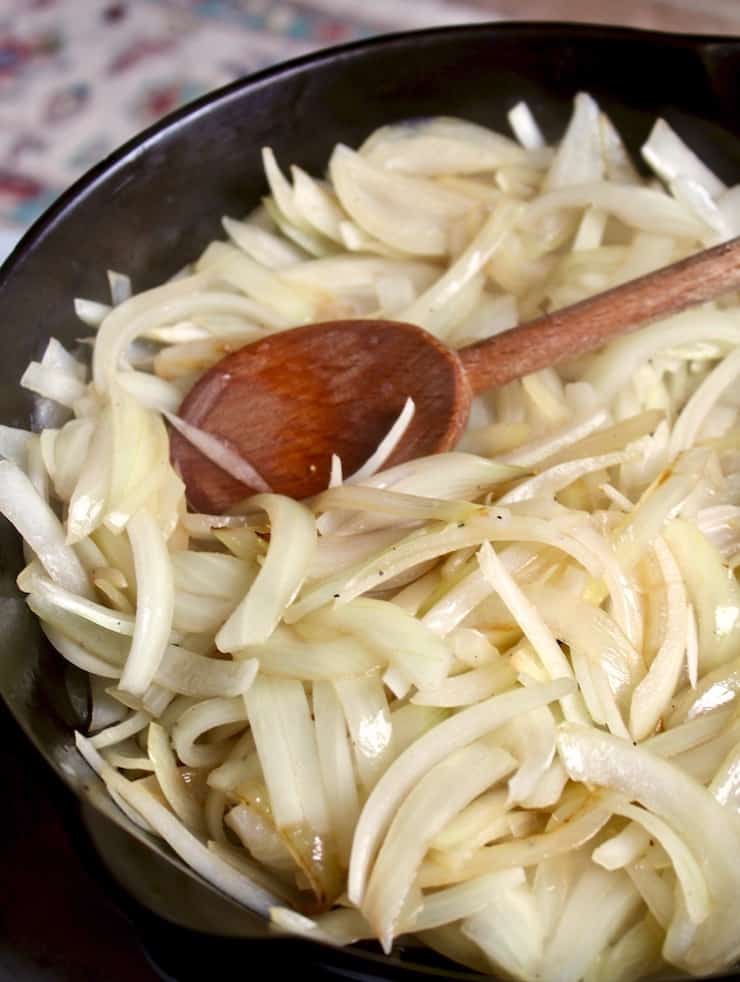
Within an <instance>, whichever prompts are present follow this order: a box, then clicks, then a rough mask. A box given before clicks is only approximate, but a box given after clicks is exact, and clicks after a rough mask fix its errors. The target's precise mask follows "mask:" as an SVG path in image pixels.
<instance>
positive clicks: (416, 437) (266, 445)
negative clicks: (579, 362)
mask: <svg viewBox="0 0 740 982" xmlns="http://www.w3.org/2000/svg"><path fill="white" fill-rule="evenodd" d="M738 288H740V238H736V239H733V240H731V241H730V242H726V243H724V244H723V245H720V246H716V247H714V248H712V249H708V250H706V251H704V252H700V253H697V254H696V255H694V256H691V257H690V258H688V259H685V260H683V261H682V262H680V263H675V264H673V265H671V266H666V267H665V268H664V269H660V270H658V271H656V272H654V273H650V274H649V275H647V276H643V277H641V278H640V279H637V280H633V281H632V282H629V283H625V284H624V285H622V286H618V287H616V288H615V289H613V290H608V291H607V292H606V293H601V294H598V295H597V296H594V297H591V298H589V299H588V300H583V301H581V302H580V303H577V304H574V305H573V306H571V307H566V308H564V309H562V310H559V311H557V312H556V313H553V314H548V315H546V316H544V317H539V318H537V319H536V320H533V321H530V322H529V323H527V324H522V325H519V326H518V327H515V328H512V329H511V330H510V331H505V332H503V333H502V334H498V335H496V336H495V337H492V338H488V339H486V340H485V341H480V342H478V343H477V344H473V345H470V346H469V347H467V348H463V349H461V350H459V351H452V350H451V349H450V348H447V347H446V346H445V345H444V344H443V343H442V342H441V341H439V340H437V338H435V337H433V336H432V335H431V334H429V333H427V332H426V331H424V330H422V329H421V328H419V327H416V326H414V325H413V324H403V323H397V322H394V321H387V320H346V321H330V322H327V323H324V324H310V325H308V326H305V327H298V328H295V329H293V330H289V331H284V332H282V333H278V334H272V335H270V336H269V337H266V338H264V339H263V340H260V341H256V342H254V343H253V344H248V345H246V346H245V347H243V348H241V349H239V350H238V351H236V352H235V353H234V354H231V355H228V356H227V357H226V358H224V359H222V360H221V361H220V362H218V363H217V364H216V365H214V366H213V367H212V368H211V369H210V370H209V371H207V372H206V373H205V374H204V375H203V377H202V378H201V379H199V381H198V382H197V383H196V384H195V385H194V386H193V388H192V389H191V390H190V392H189V394H188V395H187V397H186V398H185V401H184V402H183V404H182V406H181V407H180V416H181V417H182V418H184V419H185V420H186V421H187V422H188V423H191V424H192V425H194V426H197V427H198V428H200V429H202V430H205V431H207V432H208V433H211V434H213V435H214V436H216V437H218V438H219V439H220V440H222V441H223V442H224V443H225V444H227V445H228V446H230V448H231V449H232V450H235V451H236V452H238V453H239V454H240V455H241V456H242V457H244V458H245V459H246V460H248V461H249V462H250V463H251V464H252V465H253V467H254V468H255V469H256V470H257V472H258V473H259V474H261V475H262V477H263V478H264V479H265V481H266V482H267V483H268V484H269V486H270V487H271V488H272V489H273V490H274V491H277V492H279V493H281V494H288V495H291V496H293V497H295V498H305V497H307V496H309V495H311V494H315V493H317V492H318V491H320V490H322V489H323V488H325V487H326V485H327V481H328V476H329V468H330V461H331V455H332V454H333V453H336V454H338V455H339V457H340V458H341V461H342V464H343V468H344V473H345V475H347V474H351V473H352V472H353V471H354V470H356V469H357V468H358V467H360V466H361V465H362V464H363V463H364V461H365V460H366V459H367V458H368V457H369V456H370V454H371V453H372V452H373V451H374V450H375V448H376V447H377V445H378V443H379V442H380V441H381V440H382V438H383V437H384V436H385V434H386V433H387V432H388V430H389V429H390V427H391V426H392V424H393V422H394V420H395V419H396V418H397V417H398V414H399V413H400V411H401V409H402V407H403V405H404V402H405V400H406V399H407V397H409V396H410V397H411V398H412V399H413V400H414V402H415V403H416V412H415V414H414V417H413V420H412V422H411V424H410V425H409V427H408V429H407V430H406V432H405V434H404V436H403V439H402V440H401V442H400V444H399V446H398V447H397V448H396V449H395V451H394V452H393V454H392V456H391V457H390V459H389V460H388V462H387V463H388V465H389V466H390V465H393V464H397V463H400V462H401V461H404V460H409V459H411V458H413V457H420V456H424V455H426V454H431V453H437V452H438V451H442V450H449V449H450V448H451V447H453V446H454V445H455V443H456V441H457V440H458V439H459V437H460V435H461V433H462V431H463V428H464V426H465V423H466V421H467V418H468V413H469V410H470V403H471V400H472V398H473V395H474V394H476V393H478V392H482V391H484V390H486V389H490V388H492V387H494V386H499V385H504V384H505V383H506V382H511V381H512V380H513V379H517V378H521V376H523V375H527V374H529V373H530V372H534V371H537V370H538V369H541V368H545V367H546V366H548V365H554V364H556V363H557V362H560V361H562V360H563V359H565V358H571V357H573V356H575V355H581V354H584V353H586V352H588V351H593V350H594V349H596V348H598V347H600V346H601V345H603V344H604V343H605V342H606V341H608V340H610V339H611V338H614V337H616V336H617V335H620V334H624V333H626V332H628V331H631V330H634V329H635V328H637V327H639V326H641V325H643V324H645V323H646V322H647V321H650V320H654V319H656V318H659V317H665V316H667V315H668V314H674V313H677V312H678V311H680V310H684V309H685V308H687V307H690V306H692V305H694V304H698V303H703V302H705V301H707V300H710V299H712V298H714V297H717V296H719V295H720V294H722V293H725V292H727V291H730V290H734V289H738ZM171 446H172V458H173V461H174V462H175V464H176V465H177V466H178V467H179V470H180V473H181V474H182V477H183V480H184V481H185V484H186V487H187V493H188V498H189V500H190V502H191V504H192V505H193V506H194V507H195V508H198V509H200V510H201V511H205V512H211V513H222V512H223V511H225V510H227V509H228V508H229V507H231V506H233V505H234V504H235V503H236V502H237V501H239V500H241V499H242V498H244V497H246V496H247V495H248V494H249V493H250V492H251V491H253V490H255V489H254V488H249V487H247V486H246V485H245V484H242V483H241V482H240V481H237V480H235V479H234V478H233V477H231V476H230V475H229V474H227V473H226V472H225V471H224V470H222V469H221V468H220V467H218V466H217V465H216V464H214V463H212V462H211V461H210V460H209V459H208V458H206V457H205V456H203V454H202V453H201V452H200V451H198V450H196V449H195V448H194V447H193V446H192V445H191V444H190V443H189V442H188V441H187V440H186V439H184V437H182V436H181V435H180V434H179V433H176V432H173V433H172V444H171Z"/></svg>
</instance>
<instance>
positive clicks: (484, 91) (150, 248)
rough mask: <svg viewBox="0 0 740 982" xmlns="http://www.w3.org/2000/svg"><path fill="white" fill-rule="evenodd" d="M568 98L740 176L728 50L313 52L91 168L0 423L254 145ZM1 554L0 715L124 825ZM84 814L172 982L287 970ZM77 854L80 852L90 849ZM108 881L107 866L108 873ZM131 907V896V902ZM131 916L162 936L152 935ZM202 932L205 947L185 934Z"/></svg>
mask: <svg viewBox="0 0 740 982" xmlns="http://www.w3.org/2000/svg"><path fill="white" fill-rule="evenodd" d="M579 90H585V91H587V92H590V93H591V94H593V95H594V96H595V97H596V98H597V99H598V101H599V102H600V103H601V105H602V106H603V108H604V109H605V110H606V111H608V112H609V113H610V114H611V116H612V118H613V120H614V122H615V123H616V125H617V126H618V128H619V130H620V131H621V132H622V133H623V134H624V135H625V136H626V138H627V141H628V143H629V145H630V147H631V149H632V150H633V151H636V149H637V148H638V147H639V145H640V143H641V142H642V141H643V140H644V139H645V137H646V136H647V134H648V131H649V128H650V126H651V125H652V122H653V120H654V119H655V117H656V116H658V115H662V116H664V117H666V118H667V119H668V120H669V121H670V122H671V124H672V125H673V126H674V127H675V128H676V129H677V130H678V132H679V133H680V134H681V135H682V136H683V137H684V138H685V139H686V140H687V141H688V142H689V143H690V144H691V146H692V147H693V148H694V149H695V150H696V151H697V152H698V153H699V154H700V155H701V156H702V157H703V158H704V159H705V160H706V161H707V162H708V163H709V164H710V166H712V167H713V168H714V169H715V170H716V171H717V173H718V174H719V175H720V176H721V177H722V178H723V179H724V180H726V181H727V182H728V183H737V182H738V181H739V180H740V139H739V137H740V124H739V122H738V121H739V120H740V41H738V40H733V39H728V38H721V37H698V36H679V35H669V34H657V33H647V32H639V31H632V30H626V29H624V30H623V29H618V28H614V29H612V28H601V27H590V26H576V25H568V24H524V23H520V24H492V25H488V26H476V27H461V28H456V29H443V30H432V31H425V32H419V33H415V34H400V35H393V36H389V37H385V38H381V39H377V40H372V41H366V42H360V43H357V44H353V45H349V46H346V47H342V48H336V49H333V50H330V51H325V52H321V53H319V54H316V55H311V56H308V57H306V58H302V59H299V60H297V61H293V62H290V63H288V64H286V65H282V66H278V67H277V68H274V69H270V70H268V71H265V72H262V73H260V74H258V75H255V76H252V77H251V78H248V79H245V80H243V81H240V82H236V83H235V84H233V85H230V86H228V87H227V88H225V89H222V90H220V91H219V92H217V93H215V94H213V95H211V96H208V97H206V98H204V99H201V100H199V101H198V102H196V103H194V104H192V105H191V106H189V107H188V108H186V109H184V110H181V111H180V112H178V113H176V114H174V115H172V116H170V117H168V118H167V119H166V120H165V121H164V122H162V123H160V124H159V125H157V126H155V127H153V128H152V129H150V130H148V131H147V132H146V133H144V134H142V135H141V136H140V137H138V138H137V139H135V140H133V141H131V142H130V143H128V144H126V146H124V147H123V148H122V149H121V150H120V151H119V152H118V153H116V154H114V155H113V156H112V157H110V158H108V159H107V160H106V161H104V162H103V163H102V164H100V165H99V166H98V167H96V168H94V169H93V170H92V171H90V173H89V174H87V175H86V176H85V177H84V178H83V179H82V180H81V181H79V182H78V183H77V184H75V185H74V187H73V188H71V189H70V190H69V191H68V192H67V193H66V194H65V195H63V196H62V198H61V199H60V200H59V201H58V202H57V203H56V204H55V205H54V206H53V207H52V208H51V209H50V210H49V211H48V212H47V213H46V215H44V217H43V218H41V219H40V221H38V222H37V223H36V225H35V226H34V227H33V228H32V230H31V231H30V232H29V233H28V234H27V235H26V237H25V238H24V239H23V241H22V242H21V244H20V245H19V246H18V248H17V249H16V251H15V252H14V254H13V255H12V256H11V258H10V259H9V260H8V262H7V263H6V264H5V266H4V267H3V269H2V271H0V311H1V314H2V321H1V323H2V335H0V352H1V355H2V357H1V358H0V378H1V382H0V419H1V420H2V422H6V423H12V424H16V425H18V424H19V425H27V424H28V420H29V416H30V415H31V410H32V406H31V403H30V400H29V399H28V398H27V394H24V393H22V392H21V390H19V389H18V385H17V383H18V379H19V377H20V375H21V373H22V371H23V369H24V367H25V366H26V364H27V363H28V362H29V361H30V360H31V359H33V358H36V357H38V356H39V354H40V353H41V351H42V349H43V347H44V344H45V341H46V339H47V338H48V336H49V335H50V334H53V335H55V336H56V337H58V338H60V339H61V340H62V341H66V342H70V343H71V342H72V341H73V339H74V338H75V337H76V336H78V335H79V334H80V333H81V330H82V329H81V326H80V324H79V322H77V321H76V319H75V317H74V315H73V312H72V298H73V297H75V296H84V297H92V298H98V299H101V300H104V299H105V298H106V296H107V284H106V280H105V271H106V269H107V268H113V269H117V270H122V271H125V272H127V273H129V274H130V275H131V276H132V277H133V281H134V285H135V288H136V289H142V288H146V287H149V286H152V285H154V284H156V283H158V282H160V281H161V280H162V279H164V278H166V277H167V276H169V275H170V274H172V273H174V272H175V271H176V270H177V269H179V268H180V267H181V266H182V265H184V263H186V262H187V261H188V260H189V259H191V258H192V257H193V256H195V255H197V253H198V252H199V250H200V249H201V248H202V247H203V246H204V245H205V244H206V243H207V242H208V241H209V240H210V239H212V238H214V237H218V236H220V234H221V228H220V217H221V215H223V214H231V215H239V214H242V213H244V212H245V211H247V209H248V208H249V207H251V206H252V205H254V204H255V203H256V202H257V201H258V199H259V197H260V195H261V194H263V193H264V191H265V185H264V181H263V178H262V170H261V164H260V157H259V152H258V151H259V148H260V147H261V146H263V145H270V146H272V147H273V148H274V150H275V152H276V154H277V156H278V158H279V159H280V160H281V161H283V162H286V163H287V162H295V163H297V164H300V165H301V166H303V167H304V168H306V169H307V170H309V171H313V172H320V171H321V170H322V167H323V165H324V164H325V162H326V160H327V158H328V155H329V152H330V151H331V149H332V147H333V146H334V144H335V143H337V142H338V141H342V142H345V143H348V144H351V145H352V144H355V145H356V144H357V143H359V142H360V141H361V140H362V139H363V138H364V137H365V136H366V135H367V134H368V133H369V132H370V131H371V130H372V129H374V128H375V127H377V126H379V125H381V124H383V123H388V122H392V121H394V120H399V119H406V118H409V117H415V116H427V115H439V114H445V115H457V116H464V117H467V118H469V119H473V120H476V121H478V122H480V123H484V124H487V125H489V126H493V127H494V128H497V129H501V130H505V129H506V112H507V110H509V109H510V108H511V107H512V106H513V105H514V104H515V103H516V102H517V101H519V100H520V99H526V100H527V101H528V102H529V104H530V106H531V107H532V109H533V110H534V112H535V115H536V117H537V119H538V120H539V121H540V123H541V124H542V126H543V127H544V129H545V132H546V135H547V136H548V137H549V138H551V139H555V138H556V137H558V136H559V135H560V134H561V133H562V130H563V126H564V124H565V122H566V120H567V118H568V114H569V111H570V104H571V99H572V97H573V95H574V94H575V93H576V92H577V91H579ZM0 559H1V563H0V578H1V579H0V584H1V585H0V618H2V620H1V624H2V634H1V636H0V646H1V647H2V651H1V652H0V694H1V695H2V697H3V700H4V702H5V705H6V707H7V709H8V710H9V713H10V714H12V716H13V717H15V720H16V721H17V723H18V724H19V725H20V727H22V729H23V730H24V731H25V732H26V734H27V736H28V737H29V738H30V740H31V741H32V742H33V744H35V745H36V747H37V749H38V750H39V751H40V752H41V753H42V754H43V756H44V757H45V758H46V759H47V761H48V763H49V764H50V765H51V768H52V770H53V771H54V772H56V775H57V778H55V777H54V776H53V774H52V773H51V771H49V772H48V774H47V775H46V777H47V779H48V784H49V791H50V794H55V795H57V796H58V795H59V794H60V789H61V785H60V783H59V781H58V778H61V780H62V782H64V784H66V785H67V787H68V788H70V789H72V790H73V791H74V792H75V793H76V794H77V795H78V796H80V797H81V798H83V799H85V800H86V801H89V800H90V799H91V798H92V799H94V800H95V801H96V802H97V807H98V808H99V809H102V810H103V811H105V812H106V813H107V814H108V816H109V819H110V818H113V819H114V821H115V822H116V823H117V824H118V825H122V826H124V827H126V828H128V824H127V823H126V821H125V820H124V819H123V818H122V816H121V815H120V813H117V811H116V809H115V808H114V807H112V806H110V805H109V804H107V802H106V801H105V799H103V798H102V797H101V796H100V795H99V794H98V793H97V791H96V789H95V786H94V784H93V783H92V782H91V776H90V773H89V772H88V771H87V769H86V768H85V767H84V765H82V763H81V761H80V760H79V758H78V757H77V754H76V752H75V750H74V748H73V745H72V743H71V739H70V737H71V728H72V727H73V726H74V725H80V720H79V717H78V715H77V712H76V711H75V709H74V708H73V706H72V704H71V703H70V700H69V698H68V696H67V690H66V688H65V685H64V670H63V668H62V666H61V659H59V658H57V657H56V656H55V655H54V654H53V652H51V651H50V650H49V648H48V646H47V645H46V644H45V642H44V641H43V639H42V636H41V632H40V631H39V630H38V628H37V626H36V624H35V623H34V620H33V618H32V616H31V615H30V613H29V612H28V611H27V609H26V607H25V605H24V603H23V600H22V598H21V596H20V595H19V593H18V591H17V590H16V587H15V583H14V580H15V576H16V574H17V572H18V570H19V569H20V566H21V561H22V557H21V551H20V546H19V542H18V540H17V538H16V536H15V535H14V533H13V532H12V530H11V529H10V528H9V527H8V526H7V525H6V524H5V523H1V524H0ZM80 681H81V680H80V679H77V681H76V683H75V684H77V685H79V684H80ZM83 691H84V690H83ZM78 711H79V710H78ZM83 723H84V721H83ZM6 793H12V789H6ZM54 800H56V799H54ZM72 800H74V799H72ZM63 801H64V803H65V804H64V807H66V808H67V809H68V810H67V811H66V812H65V814H66V815H69V814H71V813H73V814H74V815H75V816H77V814H78V813H79V809H78V808H77V807H76V806H75V807H74V808H73V809H72V811H71V812H70V811H69V796H68V797H64V798H63ZM60 807H62V806H60ZM82 815H83V817H84V818H85V824H86V827H87V829H88V831H89V832H90V833H91V836H92V840H93V841H94V842H95V844H96V845H97V848H98V850H99V851H100V852H101V853H102V854H103V855H104V856H105V857H106V862H107V863H108V865H109V866H112V867H113V869H114V873H115V875H116V877H117V878H118V879H119V880H121V879H122V880H123V882H124V884H125V887H126V889H125V891H121V892H119V894H118V899H119V903H120V905H121V906H123V907H125V908H126V911H127V913H128V915H129V916H130V917H132V918H133V921H134V923H135V924H136V926H137V928H138V930H139V933H140V935H141V936H142V937H143V938H144V939H145V941H146V942H147V944H148V945H149V948H150V951H151V952H152V954H153V957H154V959H155V960H156V961H158V962H159V964H160V965H161V966H162V968H163V971H166V972H167V974H168V976H169V977H171V978H177V979H181V980H185V979H190V978H195V977H196V975H197V977H198V978H199V979H200V978H202V977H203V972H204V970H208V969H209V968H211V970H212V968H214V967H217V969H218V970H221V971H223V970H224V969H226V970H228V969H229V968H230V967H231V968H233V969H236V970H238V971H240V972H249V971H250V967H251V970H252V977H253V978H259V977H263V975H264V973H265V970H266V968H267V964H268V963H266V962H264V961H262V959H266V958H268V957H269V958H270V959H273V958H274V957H276V956H280V957H279V958H278V960H277V961H275V962H273V970H274V969H278V970H279V969H280V968H282V967H285V966H284V965H283V964H282V963H281V959H282V955H285V956H286V957H288V956H290V957H293V956H294V954H295V951H296V949H295V944H294V943H293V942H281V943H280V946H279V947H276V946H275V944H274V942H270V941H267V942H261V943H260V944H259V945H255V943H254V942H252V943H250V944H247V943H245V942H244V941H243V940H234V939H233V937H232V938H231V939H229V940H224V939H223V937H222V936H223V935H224V934H230V935H232V936H233V935H234V934H247V935H249V936H251V937H253V938H254V937H262V938H264V937H266V936H269V934H268V931H267V929H266V926H265V924H264V921H263V920H262V919H261V918H260V917H258V916H257V915H250V914H247V913H245V912H242V911H239V910H237V909H236V908H235V907H234V905H233V904H230V903H228V902H226V901H223V900H222V899H221V898H219V897H217V896H215V895H214V894H213V892H212V891H205V890H204V888H202V887H200V886H199V885H198V884H197V883H195V882H193V881H192V880H190V879H185V878H183V875H182V873H180V872H179V871H178V870H177V868H176V867H177V865H178V863H177V861H174V863H173V860H172V859H171V857H169V856H168V853H167V851H166V850H164V849H160V853H161V855H162V856H167V857H168V858H167V859H162V858H157V857H156V856H155V855H154V854H153V853H151V852H150V851H149V850H148V849H146V848H145V847H143V846H141V845H140V844H139V843H136V842H133V841H131V840H130V838H129V837H128V836H124V835H122V833H121V831H120V828H118V827H117V826H116V825H115V824H113V823H112V822H111V821H110V820H107V821H106V820H103V819H101V818H100V816H99V812H97V811H95V809H94V808H91V807H90V805H89V804H86V805H85V806H84V808H83V810H82ZM76 841H77V842H78V843H79V842H81V841H83V840H80V839H79V837H78V839H77V840H76ZM84 841H86V842H87V841H89V840H88V839H85V840H84ZM80 848H81V855H85V850H86V849H87V848H88V847H87V846H85V847H84V848H83V847H82V846H80ZM86 861H87V862H89V855H88V856H87V857H86ZM107 875H108V874H107V873H106V874H103V873H102V871H101V878H104V877H106V876H107ZM103 882H104V885H105V888H106V890H108V891H110V884H109V882H108V881H107V880H105V879H103ZM183 884H186V885H183ZM131 893H133V894H134V895H135V896H136V898H137V899H136V900H129V899H123V898H124V897H128V896H129V895H130V894H131ZM141 904H143V905H145V906H146V907H149V908H153V909H154V910H155V911H157V912H158V914H160V915H163V914H166V915H167V916H168V917H169V918H170V919H171V921H173V922H174V923H169V924H167V923H165V922H163V921H160V920H159V919H158V917H157V916H156V915H154V914H152V913H150V912H149V911H146V910H144V907H142V906H140V905H141ZM198 928H199V929H200V930H201V931H203V932H206V933H205V934H203V933H197V934H196V933H194V931H195V929H198ZM43 930H44V927H43V925H41V924H39V925H38V931H40V932H41V931H43ZM308 952H310V954H307V952H306V949H304V948H301V949H299V955H298V958H299V961H300V964H301V965H302V977H303V978H316V977H320V976H321V977H328V976H329V975H331V976H334V977H337V976H339V977H344V978H354V979H363V978H373V979H397V978H398V979H401V978H403V979H405V978H412V977H419V973H421V974H423V975H425V976H426V977H429V976H432V977H434V976H436V977H437V978H448V979H450V978H474V976H473V975H472V974H470V973H465V972H461V973H460V974H457V972H456V971H455V970H454V969H451V967H450V966H447V965H443V963H442V960H441V959H439V960H435V959H434V958H433V957H430V956H429V955H423V956H420V955H419V953H418V949H410V950H399V952H398V955H397V956H394V957H392V958H389V959H385V958H382V957H380V956H379V955H377V954H375V953H374V952H369V951H368V952H365V951H358V950H353V952H351V953H348V952H340V953H334V952H332V951H329V950H324V949H320V948H317V947H313V946H308ZM258 964H260V968H259V969H258V968H257V965H258ZM411 964H413V965H414V966H415V967H413V968H412V967H411ZM432 965H435V966H436V968H434V967H431V966H432ZM262 966H265V968H264V969H263V968H262ZM91 977H92V976H91Z"/></svg>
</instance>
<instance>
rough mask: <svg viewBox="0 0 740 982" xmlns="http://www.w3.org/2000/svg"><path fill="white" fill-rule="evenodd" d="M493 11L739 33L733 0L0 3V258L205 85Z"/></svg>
mask: <svg viewBox="0 0 740 982" xmlns="http://www.w3.org/2000/svg"><path fill="white" fill-rule="evenodd" d="M500 18H508V19H511V18H519V19H521V18H530V19H560V20H593V21H599V22H610V23H623V24H631V25H634V26H641V27H658V28H665V29H676V30H692V31H705V32H710V31H723V32H734V33H740V0H703V3H702V5H701V10H700V11H699V12H697V5H696V4H695V2H694V0H602V2H600V3H599V4H594V3H593V0H0V260H2V258H3V257H4V256H5V255H6V254H7V253H8V252H9V250H10V248H11V247H12V245H13V244H14V243H15V242H16V241H17V239H18V238H19V236H20V235H21V234H22V232H23V230H24V229H25V228H27V227H28V225H29V224H30V222H31V221H33V219H34V218H36V217H37V216H38V215H39V214H40V213H41V212H42V211H43V210H44V208H45V207H46V206H47V205H48V204H49V203H50V202H51V201H53V199H54V198H55V197H56V195H58V194H59V192H60V191H62V190H63V189H64V188H65V187H67V186H68V185H69V184H70V183H71V182H72V181H73V180H74V179H75V178H76V177H78V176H79V175H80V174H81V173H83V172H84V171H85V170H86V169H87V168H88V167H90V166H91V165H92V164H93V163H95V162H96V161H98V160H100V159H101V158H102V157H104V156H105V155H106V154H107V153H109V152H110V151H111V150H113V149H114V148H115V147H117V146H118V145H120V144H121V143H122V142H123V141H124V140H126V139H127V138H128V137H130V136H132V135H133V134H134V133H136V132H137V131H139V130H141V129H143V128H144V127H145V126H147V125H149V124H150V123H152V122H153V121H154V120H156V119H158V118H159V117H160V116H162V115H164V114H165V113H167V112H169V111H171V110H172V109H174V108H176V107H177V106H179V105H181V104H182V103H184V102H187V101H188V100H190V99H193V98H195V97H196V96H198V95H201V94H202V93H204V92H207V91H208V90H209V89H213V88H215V87H216V86H219V85H223V84H224V83H226V82H229V81H231V80H232V79H234V78H237V77H238V76H240V75H245V74H248V73H249V72H253V71H255V70H256V69H258V68H262V67H264V66H265V65H268V64H270V63H274V62H277V61H281V60H284V59H286V58H290V57H292V56H294V55H298V54H301V53H303V52H306V51H310V50H311V49H315V48H319V47H324V46H327V45H332V44H338V43H341V42H343V41H348V40H352V39H354V38H359V37H365V36H368V35H371V34H378V33H383V32H387V31H393V30H399V29H411V28H417V27H428V26H435V25H443V24H450V23H462V22H472V21H482V20H496V19H500Z"/></svg>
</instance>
